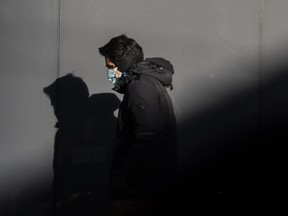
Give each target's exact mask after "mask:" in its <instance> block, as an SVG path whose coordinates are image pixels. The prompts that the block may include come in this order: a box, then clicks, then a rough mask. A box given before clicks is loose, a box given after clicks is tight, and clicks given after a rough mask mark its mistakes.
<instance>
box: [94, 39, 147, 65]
mask: <svg viewBox="0 0 288 216" xmlns="http://www.w3.org/2000/svg"><path fill="white" fill-rule="evenodd" d="M99 52H100V54H101V55H102V56H104V57H105V58H108V59H109V60H110V61H112V62H113V63H114V64H115V65H116V66H117V65H119V64H120V62H121V60H122V59H123V58H124V57H125V56H127V55H129V56H135V57H140V58H142V60H143V59H144V54H143V50H142V47H141V46H139V44H138V43H137V42H136V41H135V40H134V39H132V38H128V37H127V36H126V35H120V36H118V37H114V38H112V39H111V40H110V41H109V42H108V43H107V44H106V45H105V46H103V47H100V48H99Z"/></svg>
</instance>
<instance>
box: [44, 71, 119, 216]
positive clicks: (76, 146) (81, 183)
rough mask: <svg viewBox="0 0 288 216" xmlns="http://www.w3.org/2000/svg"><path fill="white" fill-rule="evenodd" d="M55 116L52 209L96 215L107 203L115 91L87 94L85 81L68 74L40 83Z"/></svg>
mask: <svg viewBox="0 0 288 216" xmlns="http://www.w3.org/2000/svg"><path fill="white" fill-rule="evenodd" d="M44 92H45V93H46V94H47V95H48V96H49V97H50V100H51V105H52V106H53V108H54V113H55V116H56V117H57V120H58V122H57V124H56V127H57V128H58V131H57V133H56V135H55V145H54V158H53V170H54V181H53V186H54V191H53V192H54V200H53V203H54V204H55V208H54V211H56V212H57V214H58V215H68V214H72V213H73V214H77V213H79V214H80V213H81V214H83V210H84V209H85V211H87V214H88V213H89V214H93V215H100V214H103V213H105V212H106V211H107V209H108V208H109V193H108V171H109V164H110V160H111V154H112V153H111V152H112V145H113V143H114V139H115V131H116V130H115V126H116V117H114V111H115V110H116V109H117V108H118V106H119V104H120V100H119V99H118V98H117V97H116V96H115V95H114V94H108V93H106V94H104V93H103V94H94V95H92V96H90V97H89V92H88V88H87V86H86V84H85V83H84V82H83V80H82V79H81V78H79V77H74V76H73V75H72V74H67V75H66V76H63V77H61V78H59V79H57V80H56V81H55V82H54V83H52V84H51V85H50V86H48V87H46V88H44Z"/></svg>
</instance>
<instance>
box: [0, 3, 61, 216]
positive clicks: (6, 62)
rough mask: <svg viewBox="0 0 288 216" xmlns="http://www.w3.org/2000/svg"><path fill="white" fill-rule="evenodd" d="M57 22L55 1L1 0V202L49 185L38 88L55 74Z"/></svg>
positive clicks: (47, 131) (49, 114) (47, 133)
mask: <svg viewBox="0 0 288 216" xmlns="http://www.w3.org/2000/svg"><path fill="white" fill-rule="evenodd" d="M57 25H58V3H57V1H54V0H51V1H46V0H43V1H42V0H28V1H17V0H1V1H0V47H1V49H0V74H1V79H0V100H1V107H0V119H1V123H0V134H1V136H0V173H1V174H0V175H1V178H0V200H1V201H0V203H1V204H0V205H1V207H2V205H3V206H4V205H6V202H3V199H6V200H11V201H13V202H16V199H17V197H18V196H19V195H20V194H21V193H22V192H23V191H25V189H26V188H29V187H34V188H36V187H37V185H39V184H40V185H41V184H44V185H49V186H50V184H51V180H52V154H53V140H54V133H55V129H54V124H55V118H54V116H53V110H52V109H51V107H50V101H49V100H48V98H47V97H46V96H45V94H44V93H43V87H44V86H47V85H48V84H50V83H51V82H52V81H53V80H54V79H55V78H57V76H58V75H57V74H58V71H57V62H58V48H57V47H58V42H57V41H58V39H57V37H58V36H57ZM10 210H11V211H10V213H11V215H13V212H14V213H15V212H16V211H17V207H16V206H13V205H12V207H11V208H10ZM6 213H7V212H6ZM0 214H1V213H0ZM7 214H8V215H9V213H7ZM2 215H5V214H2Z"/></svg>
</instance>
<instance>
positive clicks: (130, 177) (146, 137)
mask: <svg viewBox="0 0 288 216" xmlns="http://www.w3.org/2000/svg"><path fill="white" fill-rule="evenodd" d="M128 108H129V112H130V115H131V117H132V122H133V127H134V130H133V133H134V134H131V135H132V136H133V137H134V139H133V140H134V142H133V146H132V149H131V152H130V154H129V158H128V163H127V170H126V174H125V179H126V182H127V184H128V185H129V186H130V187H132V188H136V189H137V188H139V187H140V188H141V187H142V188H143V186H144V185H143V184H147V183H148V182H149V181H151V177H152V178H153V172H155V167H156V166H155V164H156V163H157V160H159V155H161V150H162V145H163V143H162V142H163V141H162V132H163V122H162V121H163V119H162V117H161V116H162V115H161V111H160V94H159V91H158V89H157V86H155V85H153V83H137V84H135V85H133V86H132V87H131V89H129V102H128ZM149 178H150V179H149Z"/></svg>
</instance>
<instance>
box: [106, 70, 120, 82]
mask: <svg viewBox="0 0 288 216" xmlns="http://www.w3.org/2000/svg"><path fill="white" fill-rule="evenodd" d="M116 70H117V67H115V68H111V69H107V77H108V80H109V81H110V82H111V83H112V84H113V85H115V83H116V82H117V80H118V79H119V78H118V77H117V75H116Z"/></svg>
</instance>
